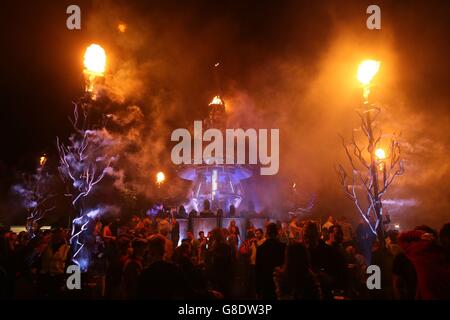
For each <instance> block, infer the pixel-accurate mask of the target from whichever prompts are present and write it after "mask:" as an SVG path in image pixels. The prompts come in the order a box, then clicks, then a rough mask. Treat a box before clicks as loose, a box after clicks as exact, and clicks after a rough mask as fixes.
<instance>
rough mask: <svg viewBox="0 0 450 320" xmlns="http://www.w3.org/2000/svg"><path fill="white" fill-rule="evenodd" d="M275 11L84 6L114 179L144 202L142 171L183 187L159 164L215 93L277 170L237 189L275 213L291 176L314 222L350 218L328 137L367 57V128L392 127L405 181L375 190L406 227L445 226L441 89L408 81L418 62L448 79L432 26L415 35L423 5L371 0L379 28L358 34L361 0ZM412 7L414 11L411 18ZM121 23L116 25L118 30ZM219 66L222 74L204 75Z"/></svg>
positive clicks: (347, 119)
mask: <svg viewBox="0 0 450 320" xmlns="http://www.w3.org/2000/svg"><path fill="white" fill-rule="evenodd" d="M238 3H240V4H238ZM191 4H192V3H191ZM246 5H248V6H253V7H254V10H252V13H254V16H252V17H250V18H249V19H246V17H245V16H242V15H243V13H242V12H247V13H248V12H249V11H248V10H247V11H245V10H244V8H245V6H246ZM274 5H275V3H274V2H266V1H243V2H242V3H241V2H240V1H236V3H228V2H222V1H220V2H219V1H218V2H209V1H203V2H199V3H196V5H192V6H190V5H189V2H187V3H186V4H181V5H180V4H178V5H176V4H174V3H173V2H171V1H168V2H165V3H164V4H162V3H161V2H149V3H146V4H141V5H130V4H128V3H127V2H123V1H122V2H121V1H117V2H114V1H111V2H108V3H107V4H105V2H98V3H97V5H94V6H93V8H92V9H91V10H90V11H89V12H86V17H87V19H88V22H87V25H86V28H87V33H88V34H89V37H88V39H87V41H89V42H98V43H100V44H102V45H103V46H104V47H105V49H106V51H107V54H108V71H107V76H106V78H105V88H106V89H105V92H106V94H107V95H108V97H109V99H111V100H112V101H113V104H114V108H113V111H112V114H113V115H112V117H111V122H112V123H117V124H118V128H117V131H116V132H115V133H114V134H115V135H116V137H117V139H120V140H121V141H122V142H124V143H123V145H124V146H125V145H126V146H127V148H126V149H124V150H123V151H122V152H121V154H120V157H121V160H120V161H122V167H121V169H119V170H117V171H114V173H112V172H111V173H112V175H113V176H115V177H116V180H115V181H116V182H115V185H116V187H119V188H123V189H126V188H129V189H133V190H134V191H135V192H137V193H139V194H144V195H145V196H146V197H148V198H149V199H152V198H153V199H154V198H155V197H157V196H158V192H162V191H161V190H159V189H157V186H156V185H155V181H154V176H155V174H156V172H157V171H159V170H163V171H166V172H168V173H169V174H168V181H167V183H166V185H165V189H164V192H165V193H166V194H167V195H171V197H173V198H178V199H182V198H183V197H185V196H186V193H187V190H188V186H189V185H187V184H186V183H184V182H183V181H181V179H179V178H178V177H177V176H176V172H175V168H174V166H173V164H172V163H171V161H170V149H171V146H172V145H171V143H170V134H171V132H172V130H173V129H175V128H182V127H184V128H191V126H192V123H193V121H194V120H201V119H203V118H205V116H206V115H207V112H208V109H207V108H208V102H209V101H210V99H211V98H212V97H213V96H214V95H216V94H218V93H220V94H221V95H222V96H223V97H224V99H225V101H226V103H227V112H228V116H229V124H228V127H231V128H233V127H235V128H239V127H241V128H250V127H251V128H279V129H280V144H281V146H280V172H279V174H278V175H277V176H275V177H255V178H254V180H253V181H249V182H248V186H247V187H250V188H253V189H251V190H249V192H250V193H252V192H255V193H256V195H257V198H258V199H259V201H258V206H259V209H260V210H261V209H262V208H267V207H271V208H272V210H273V211H276V210H278V208H280V207H281V206H280V205H279V203H280V202H282V201H285V199H286V197H287V195H288V194H289V193H290V192H291V186H292V184H293V183H294V182H295V183H296V185H297V186H298V188H301V189H302V190H303V191H304V192H305V193H306V194H317V199H316V203H317V204H316V206H315V208H314V212H315V214H317V216H325V215H328V214H332V215H336V216H341V215H347V216H349V217H354V218H355V219H356V217H357V216H356V212H355V210H354V208H353V206H352V203H351V201H350V200H348V199H346V198H345V195H344V193H343V191H342V190H341V186H340V185H339V183H338V179H337V177H336V174H335V171H334V166H335V165H336V164H337V163H346V159H345V155H344V150H343V149H342V146H341V144H340V140H339V137H338V134H342V135H343V136H344V137H346V138H348V137H349V136H350V134H351V132H352V130H353V129H354V128H357V127H358V125H359V122H358V117H357V116H356V113H355V109H356V108H357V107H358V105H359V104H360V102H361V88H360V87H358V83H357V81H356V78H355V74H356V68H357V65H358V63H359V62H360V61H361V60H363V59H365V58H376V59H379V60H381V61H382V69H381V71H380V74H379V75H378V76H377V80H376V87H375V88H374V90H373V92H372V96H371V97H372V99H373V100H374V101H376V102H378V103H380V105H381V107H382V110H383V113H382V116H381V117H380V119H379V121H378V125H379V127H380V128H381V129H382V132H383V133H384V134H386V137H387V138H388V136H389V133H393V132H396V133H398V134H400V133H401V143H402V150H403V156H404V159H405V163H406V168H405V169H406V173H405V175H404V176H401V177H399V178H398V179H397V180H396V181H395V182H394V184H393V186H392V189H391V190H390V191H389V192H388V193H387V194H386V196H385V199H386V202H385V207H386V208H387V210H388V211H389V212H390V213H391V214H392V216H393V220H394V221H395V222H398V223H400V224H401V225H402V226H403V225H404V226H405V227H406V226H411V225H415V224H417V223H430V224H432V225H433V226H438V225H439V224H441V223H442V222H444V220H445V218H446V213H447V212H448V209H449V207H450V203H449V194H448V190H449V188H448V181H449V179H448V178H449V172H450V171H449V166H448V154H449V145H450V144H449V138H450V135H449V134H448V130H447V129H446V128H447V126H448V124H449V118H448V113H444V111H445V112H447V109H448V92H444V90H443V89H442V84H441V85H438V86H436V87H434V86H432V85H431V84H430V85H429V86H424V85H418V84H417V83H418V82H424V81H425V82H426V81H429V80H428V79H427V75H428V72H427V70H428V68H429V65H430V63H434V64H433V67H432V68H433V72H434V79H437V80H433V81H443V82H445V81H447V83H448V80H449V79H448V72H447V73H446V72H444V71H441V70H440V69H439V68H440V66H439V64H438V66H436V61H445V60H446V54H445V53H444V52H447V53H448V50H442V49H440V48H444V47H445V48H447V49H448V44H444V42H445V40H444V39H442V38H441V35H440V28H441V27H442V26H441V25H440V24H442V22H441V20H440V19H438V18H436V23H435V24H433V25H427V30H426V31H425V29H422V27H424V25H423V23H424V21H426V19H429V18H430V15H431V14H435V11H433V10H430V9H427V5H426V4H417V5H413V6H410V7H408V8H403V7H402V6H401V5H400V4H395V3H393V2H390V1H387V2H382V3H380V4H379V5H380V6H381V7H382V10H383V11H382V12H383V24H382V30H381V31H369V30H367V29H366V28H365V18H366V16H365V8H366V7H367V4H364V3H361V4H360V5H353V6H351V7H352V8H351V9H350V8H347V7H346V6H344V5H342V4H337V3H334V2H331V1H330V2H325V3H323V2H321V3H320V4H312V3H311V2H309V1H308V2H304V3H303V2H299V1H287V2H283V3H280V4H279V6H276V5H275V6H274ZM349 7H350V6H349ZM443 11H444V10H443ZM205 12H214V14H212V15H205ZM417 12H420V14H417ZM412 13H415V15H414V16H415V17H416V16H418V17H417V18H415V19H411V17H412ZM421 15H422V18H421ZM442 21H445V19H442ZM119 23H123V24H126V30H125V32H120V31H119V30H118V28H117V26H118V24H119ZM417 29H419V31H417ZM412 30H416V31H415V32H412ZM444 38H445V37H444ZM418 50H420V53H417V51H418ZM217 61H220V62H221V67H222V71H221V72H220V77H219V79H220V80H219V81H218V82H215V81H214V76H213V71H212V70H213V69H212V66H213V64H214V63H215V62H217ZM130 142H132V143H130ZM130 145H133V147H130ZM255 181H259V183H258V182H255ZM258 186H259V187H258ZM306 198H308V197H306ZM280 216H282V215H281V214H280ZM282 217H284V216H282Z"/></svg>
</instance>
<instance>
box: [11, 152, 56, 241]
mask: <svg viewBox="0 0 450 320" xmlns="http://www.w3.org/2000/svg"><path fill="white" fill-rule="evenodd" d="M44 159H45V161H44ZM45 162H46V158H44V156H42V157H41V161H40V164H39V167H38V168H37V169H36V172H35V173H33V174H31V175H29V174H24V175H23V179H22V182H21V183H19V184H17V185H14V186H13V191H14V192H15V193H17V194H18V195H19V196H20V197H21V198H22V204H23V206H24V207H25V208H26V210H27V223H26V227H27V231H28V234H29V236H30V238H34V237H35V235H36V229H38V227H39V224H40V223H41V220H43V219H44V218H45V217H46V216H47V214H48V213H49V212H51V211H53V210H54V209H55V204H54V203H53V202H54V201H52V200H53V199H54V198H55V197H56V190H55V184H54V179H55V177H54V175H52V174H51V173H49V172H47V171H46V170H45V168H44V166H45Z"/></svg>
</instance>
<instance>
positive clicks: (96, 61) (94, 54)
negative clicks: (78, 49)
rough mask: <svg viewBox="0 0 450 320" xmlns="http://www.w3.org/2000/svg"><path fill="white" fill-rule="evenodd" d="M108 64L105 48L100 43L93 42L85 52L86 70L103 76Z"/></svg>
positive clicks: (90, 73) (91, 73) (88, 72)
mask: <svg viewBox="0 0 450 320" xmlns="http://www.w3.org/2000/svg"><path fill="white" fill-rule="evenodd" d="M105 65H106V53H105V50H104V49H103V48H102V47H101V46H100V45H98V44H91V45H90V46H89V47H87V49H86V52H85V53H84V70H85V72H86V73H87V74H89V75H94V76H103V73H104V72H105Z"/></svg>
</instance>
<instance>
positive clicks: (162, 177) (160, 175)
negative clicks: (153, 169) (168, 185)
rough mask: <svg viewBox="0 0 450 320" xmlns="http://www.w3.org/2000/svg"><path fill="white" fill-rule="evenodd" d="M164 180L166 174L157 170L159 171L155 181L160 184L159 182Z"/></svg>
mask: <svg viewBox="0 0 450 320" xmlns="http://www.w3.org/2000/svg"><path fill="white" fill-rule="evenodd" d="M164 180H166V175H165V174H164V172H162V171H159V172H158V173H157V174H156V183H157V184H161V183H163V182H164Z"/></svg>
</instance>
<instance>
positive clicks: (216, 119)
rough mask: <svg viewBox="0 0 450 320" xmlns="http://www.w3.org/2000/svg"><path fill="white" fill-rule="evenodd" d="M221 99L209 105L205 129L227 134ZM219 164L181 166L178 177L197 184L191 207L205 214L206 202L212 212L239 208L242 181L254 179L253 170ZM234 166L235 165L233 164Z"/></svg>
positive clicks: (209, 161) (207, 161) (213, 160)
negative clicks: (217, 130)
mask: <svg viewBox="0 0 450 320" xmlns="http://www.w3.org/2000/svg"><path fill="white" fill-rule="evenodd" d="M225 107H226V106H225V102H224V101H223V99H222V98H221V97H220V96H215V97H214V98H213V100H212V101H211V102H210V104H209V108H210V109H209V115H208V118H207V119H206V120H204V126H205V127H207V128H215V129H219V130H225V127H226V122H227V121H226V108H225ZM223 160H225V161H223V163H224V164H217V163H216V162H218V161H216V158H207V159H203V163H202V164H197V165H196V164H192V165H184V166H180V168H179V170H178V176H179V177H180V178H182V179H185V180H190V181H192V182H193V184H192V190H191V194H190V202H189V204H188V207H190V208H192V209H195V210H196V211H201V210H202V209H203V203H204V201H205V200H209V202H210V204H211V209H212V210H217V209H223V210H225V211H227V210H228V209H229V207H230V206H231V205H233V206H234V207H235V208H238V207H239V205H240V204H241V202H242V200H243V199H244V197H245V192H244V188H243V186H242V184H241V181H242V180H244V179H248V178H250V177H251V176H252V175H253V172H252V170H251V168H250V167H249V166H246V165H239V164H225V163H227V161H226V159H223ZM232 162H234V161H232Z"/></svg>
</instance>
